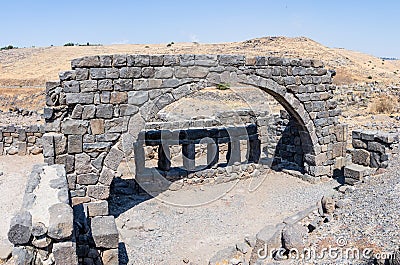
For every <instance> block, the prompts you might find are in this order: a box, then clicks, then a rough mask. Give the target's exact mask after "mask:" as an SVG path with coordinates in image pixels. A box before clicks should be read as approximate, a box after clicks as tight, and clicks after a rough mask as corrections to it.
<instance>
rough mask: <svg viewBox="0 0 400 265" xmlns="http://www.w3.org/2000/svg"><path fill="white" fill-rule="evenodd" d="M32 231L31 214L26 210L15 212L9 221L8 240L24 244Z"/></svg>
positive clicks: (16, 243)
mask: <svg viewBox="0 0 400 265" xmlns="http://www.w3.org/2000/svg"><path fill="white" fill-rule="evenodd" d="M31 233H32V215H31V214H30V213H29V212H28V211H22V212H19V213H17V214H16V215H15V216H14V217H13V218H12V219H11V222H10V229H9V230H8V240H9V241H10V242H11V243H13V244H14V245H24V244H26V243H28V242H29V240H30V238H31Z"/></svg>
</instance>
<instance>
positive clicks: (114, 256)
mask: <svg viewBox="0 0 400 265" xmlns="http://www.w3.org/2000/svg"><path fill="white" fill-rule="evenodd" d="M101 260H102V262H103V264H104V265H119V264H120V263H119V260H118V249H107V250H105V251H104V252H103V256H102V258H101Z"/></svg>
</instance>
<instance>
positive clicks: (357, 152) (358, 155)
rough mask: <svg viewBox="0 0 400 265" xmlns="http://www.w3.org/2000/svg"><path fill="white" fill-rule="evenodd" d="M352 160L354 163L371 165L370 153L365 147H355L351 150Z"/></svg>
mask: <svg viewBox="0 0 400 265" xmlns="http://www.w3.org/2000/svg"><path fill="white" fill-rule="evenodd" d="M351 155H352V162H353V163H354V164H358V165H363V166H369V165H370V159H371V158H370V153H369V152H368V151H367V150H364V149H354V150H353V151H352V152H351Z"/></svg>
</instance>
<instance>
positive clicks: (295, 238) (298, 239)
mask: <svg viewBox="0 0 400 265" xmlns="http://www.w3.org/2000/svg"><path fill="white" fill-rule="evenodd" d="M306 240H307V229H306V228H305V227H304V226H302V225H301V224H294V225H286V226H285V228H283V230H282V243H283V246H284V247H285V248H286V249H287V250H290V249H297V250H299V251H300V250H303V249H304V248H305V247H306Z"/></svg>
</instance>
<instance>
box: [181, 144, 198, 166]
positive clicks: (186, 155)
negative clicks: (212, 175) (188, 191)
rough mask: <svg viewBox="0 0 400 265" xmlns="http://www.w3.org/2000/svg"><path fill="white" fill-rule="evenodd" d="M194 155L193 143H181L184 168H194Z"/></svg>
mask: <svg viewBox="0 0 400 265" xmlns="http://www.w3.org/2000/svg"><path fill="white" fill-rule="evenodd" d="M195 155H196V150H195V145H194V144H182V158H183V167H184V168H185V169H186V170H188V171H193V170H194V169H195V167H196V162H195Z"/></svg>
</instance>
